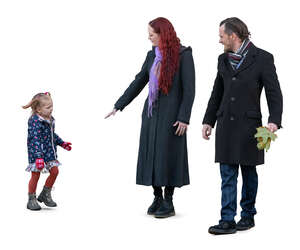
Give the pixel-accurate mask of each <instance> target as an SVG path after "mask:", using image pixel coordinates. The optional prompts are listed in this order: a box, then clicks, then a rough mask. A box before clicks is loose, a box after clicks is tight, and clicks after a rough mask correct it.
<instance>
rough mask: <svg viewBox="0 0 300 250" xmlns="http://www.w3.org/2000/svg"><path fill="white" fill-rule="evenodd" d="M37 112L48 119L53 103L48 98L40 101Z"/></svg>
mask: <svg viewBox="0 0 300 250" xmlns="http://www.w3.org/2000/svg"><path fill="white" fill-rule="evenodd" d="M37 111H38V114H39V115H40V116H42V117H43V118H46V119H50V118H51V114H52V111H53V103H52V100H51V99H50V98H47V99H44V100H42V101H41V106H40V107H39V108H38V109H37Z"/></svg>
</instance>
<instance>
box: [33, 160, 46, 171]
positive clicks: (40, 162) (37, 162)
mask: <svg viewBox="0 0 300 250" xmlns="http://www.w3.org/2000/svg"><path fill="white" fill-rule="evenodd" d="M44 165H45V162H44V159H43V158H37V159H36V160H35V166H36V168H37V169H38V170H42V169H43V168H44Z"/></svg>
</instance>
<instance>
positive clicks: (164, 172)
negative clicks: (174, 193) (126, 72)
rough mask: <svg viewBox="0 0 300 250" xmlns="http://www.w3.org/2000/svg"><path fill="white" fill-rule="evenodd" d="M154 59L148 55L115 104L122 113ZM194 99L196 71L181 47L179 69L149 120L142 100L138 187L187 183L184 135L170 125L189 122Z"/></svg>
mask: <svg viewBox="0 0 300 250" xmlns="http://www.w3.org/2000/svg"><path fill="white" fill-rule="evenodd" d="M154 58H155V51H154V48H153V49H152V50H151V51H149V52H148V54H147V57H146V60H145V62H144V64H143V66H142V69H141V71H140V72H139V73H138V74H137V75H136V77H135V80H134V81H133V82H132V83H131V84H130V86H129V87H128V88H127V89H126V91H125V92H124V94H123V95H122V96H121V97H120V98H119V100H118V101H117V102H116V104H115V108H116V109H118V110H123V109H124V108H125V107H126V106H127V105H128V104H129V103H130V102H131V101H132V100H133V99H134V98H135V97H136V96H137V95H138V94H139V93H140V92H141V91H142V89H143V88H144V87H145V86H146V84H147V83H148V81H149V74H150V69H151V66H152V64H153V61H154ZM194 96H195V69H194V62H193V57H192V49H191V48H190V47H187V48H186V47H183V46H182V47H181V50H180V63H179V69H178V71H177V72H176V74H175V76H174V79H173V83H172V87H171V89H170V91H169V93H168V95H165V94H163V93H162V92H160V91H159V96H158V99H157V101H156V104H155V105H154V107H153V110H152V117H150V118H149V117H148V115H147V111H148V98H147V99H146V100H145V104H144V109H143V114H142V127H141V134H140V145H139V155H138V163H137V177H136V183H137V184H141V185H154V186H174V187H181V186H183V185H187V184H189V171H188V154H187V142H186V135H183V136H177V135H175V131H176V128H177V127H176V128H175V127H173V124H174V123H175V122H176V121H177V120H178V121H181V122H184V123H187V124H188V123H189V120H190V116H191V110H192V105H193V102H194Z"/></svg>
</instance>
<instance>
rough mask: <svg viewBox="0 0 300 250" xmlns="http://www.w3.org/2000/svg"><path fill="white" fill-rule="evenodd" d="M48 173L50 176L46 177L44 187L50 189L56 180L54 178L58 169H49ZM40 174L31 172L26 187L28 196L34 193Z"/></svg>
mask: <svg viewBox="0 0 300 250" xmlns="http://www.w3.org/2000/svg"><path fill="white" fill-rule="evenodd" d="M49 172H50V175H49V176H48V178H47V180H46V183H45V186H46V187H48V188H52V186H53V184H54V182H55V180H56V177H57V175H58V167H53V168H51V169H50V170H49ZM40 174H41V173H40V172H31V179H30V181H29V185H28V192H29V193H30V194H32V193H35V191H36V186H37V183H38V181H39V178H40Z"/></svg>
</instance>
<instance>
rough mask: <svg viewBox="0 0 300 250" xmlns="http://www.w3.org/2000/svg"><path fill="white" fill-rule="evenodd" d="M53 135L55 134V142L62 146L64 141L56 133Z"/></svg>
mask: <svg viewBox="0 0 300 250" xmlns="http://www.w3.org/2000/svg"><path fill="white" fill-rule="evenodd" d="M53 136H54V143H55V144H56V145H59V146H61V145H62V144H63V143H64V141H63V140H62V139H61V138H60V137H59V136H58V135H57V134H56V133H53Z"/></svg>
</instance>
